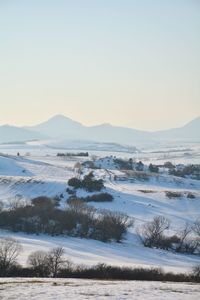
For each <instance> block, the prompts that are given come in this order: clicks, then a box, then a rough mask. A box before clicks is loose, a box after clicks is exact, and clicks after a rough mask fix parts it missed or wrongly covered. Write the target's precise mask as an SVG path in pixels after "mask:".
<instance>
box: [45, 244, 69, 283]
mask: <svg viewBox="0 0 200 300" xmlns="http://www.w3.org/2000/svg"><path fill="white" fill-rule="evenodd" d="M63 255H64V249H63V248H62V247H57V248H53V249H52V250H51V251H50V252H49V254H48V265H49V268H50V271H51V274H52V276H53V277H57V275H58V272H59V271H60V269H61V268H62V267H63V266H64V264H65V262H66V261H65V260H64V258H63Z"/></svg>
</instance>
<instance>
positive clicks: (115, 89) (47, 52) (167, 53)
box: [0, 0, 200, 130]
mask: <svg viewBox="0 0 200 300" xmlns="http://www.w3.org/2000/svg"><path fill="white" fill-rule="evenodd" d="M0 104H1V106H0V124H4V123H11V124H15V125H24V124H28V125H29V124H35V123H39V122H40V121H43V120H45V119H47V118H49V117H51V116H52V115H54V114H65V115H66V116H68V117H71V118H73V119H75V120H78V121H80V122H82V123H84V124H86V125H91V124H97V123H103V122H110V123H113V124H115V125H123V126H129V127H134V128H140V129H149V130H154V129H163V128H169V127H174V126H179V125H180V126H181V125H182V124H184V123H185V122H187V121H189V120H190V119H192V118H194V117H196V116H199V115H200V1H199V0H167V1H162V0H0Z"/></svg>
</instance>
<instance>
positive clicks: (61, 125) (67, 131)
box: [0, 115, 200, 145]
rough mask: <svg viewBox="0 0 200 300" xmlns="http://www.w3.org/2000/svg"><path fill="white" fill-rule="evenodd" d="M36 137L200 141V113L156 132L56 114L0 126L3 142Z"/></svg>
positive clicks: (125, 141) (123, 141) (128, 141)
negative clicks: (42, 119)
mask: <svg viewBox="0 0 200 300" xmlns="http://www.w3.org/2000/svg"><path fill="white" fill-rule="evenodd" d="M32 139H38V140H41V139H50V140H51V139H54V140H55V139H58V140H68V139H70V140H72V139H73V140H82V141H96V142H107V143H120V144H127V145H135V144H136V143H153V142H159V141H162V140H174V139H177V140H187V141H191V140H193V141H200V117H197V118H195V119H194V120H192V121H190V122H189V123H187V124H186V125H184V126H182V127H180V128H173V129H169V130H162V131H155V132H148V131H143V130H137V129H132V128H126V127H120V126H113V125H111V124H109V123H106V124H100V125H96V126H85V125H82V124H81V123H79V122H76V121H74V120H72V119H70V118H68V117H65V116H63V115H56V116H54V117H52V118H50V119H49V120H47V121H45V122H43V123H41V124H39V125H36V126H29V127H16V126H9V125H3V126H0V143H6V142H14V141H19V142H20V141H27V140H32Z"/></svg>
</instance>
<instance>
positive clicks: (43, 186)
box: [0, 144, 200, 272]
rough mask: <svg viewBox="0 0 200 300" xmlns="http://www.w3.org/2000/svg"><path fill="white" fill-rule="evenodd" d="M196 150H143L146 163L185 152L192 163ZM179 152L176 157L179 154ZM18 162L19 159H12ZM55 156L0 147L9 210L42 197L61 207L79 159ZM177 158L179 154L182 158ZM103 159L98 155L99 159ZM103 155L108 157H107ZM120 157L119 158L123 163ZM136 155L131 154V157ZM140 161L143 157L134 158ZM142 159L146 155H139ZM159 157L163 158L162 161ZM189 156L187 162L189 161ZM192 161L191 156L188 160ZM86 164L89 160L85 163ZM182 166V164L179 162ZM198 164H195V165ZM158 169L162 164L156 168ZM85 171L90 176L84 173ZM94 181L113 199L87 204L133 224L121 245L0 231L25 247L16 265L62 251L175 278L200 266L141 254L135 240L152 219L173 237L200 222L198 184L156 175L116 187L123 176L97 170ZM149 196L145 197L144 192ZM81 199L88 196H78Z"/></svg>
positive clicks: (1, 185) (188, 258) (2, 189)
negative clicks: (160, 218)
mask: <svg viewBox="0 0 200 300" xmlns="http://www.w3.org/2000/svg"><path fill="white" fill-rule="evenodd" d="M198 147H199V146H198V145H195V146H194V147H190V148H191V151H189V149H190V148H188V146H187V148H186V146H184V147H182V148H180V147H179V148H175V149H174V150H173V151H174V152H173V151H172V149H171V148H170V147H168V148H166V149H165V150H164V149H163V148H161V149H158V150H157V151H156V149H152V150H145V151H146V153H145V155H146V158H147V157H148V162H150V161H154V160H155V159H156V157H157V159H158V158H159V157H160V158H162V155H163V151H164V153H166V152H167V151H168V152H169V153H170V155H178V160H180V159H181V155H183V153H184V151H188V152H191V153H193V158H194V161H195V162H196V160H197V157H198V155H199V148H198ZM179 150H180V151H181V152H180V151H179ZM18 151H19V152H20V154H21V156H20V157H17V156H16V153H17V152H18ZM57 152H64V151H63V150H55V149H50V148H48V147H46V146H45V145H37V144H34V145H32V144H29V145H21V146H20V145H18V146H17V145H3V146H0V153H3V154H2V155H0V200H1V201H3V202H4V203H5V205H9V203H10V201H12V200H13V199H15V200H18V199H20V198H22V199H31V198H33V197H37V196H41V195H46V196H56V195H60V194H62V195H63V199H62V201H61V205H63V206H64V205H65V202H66V199H67V197H68V194H67V193H66V188H67V181H68V179H69V178H71V177H72V176H74V175H75V174H76V170H75V169H74V165H75V164H76V163H77V161H80V162H82V161H83V158H81V159H80V158H77V157H73V158H62V157H56V153H57ZM180 153H181V154H180ZM103 155H105V153H102V152H99V156H103ZM107 155H110V153H109V154H108V153H107ZM127 155H130V154H127V153H121V157H127ZM133 155H135V154H133ZM138 155H142V154H138ZM143 155H144V154H143ZM160 155H161V156H160ZM187 157H188V156H187V155H186V156H185V159H186V160H187ZM167 158H168V157H167ZM191 158H192V156H190V159H191ZM86 159H87V158H86ZM183 161H184V159H183ZM198 162H199V161H198ZM159 163H160V162H159ZM85 171H89V170H84V172H85ZM95 175H96V176H97V177H99V178H102V179H104V181H105V186H106V189H107V192H109V193H111V194H112V195H113V196H114V201H113V202H110V203H98V204H97V203H91V204H92V205H94V206H95V207H97V208H106V209H110V210H114V211H121V212H124V213H127V214H128V215H129V216H130V217H134V219H135V227H134V228H130V230H129V232H128V234H127V236H126V238H125V240H124V241H123V243H121V244H117V243H102V242H99V241H94V240H86V239H79V238H71V237H50V236H44V235H39V236H35V235H26V234H23V233H10V232H6V231H0V237H1V236H13V237H16V238H17V239H18V240H19V241H20V242H21V243H22V245H23V249H24V251H23V253H22V255H21V256H20V259H19V261H20V262H21V263H22V264H26V260H27V257H28V255H29V254H30V253H31V252H32V251H35V250H39V249H41V250H48V249H49V248H52V247H55V246H58V245H59V246H63V247H64V249H65V254H66V256H67V258H70V259H71V260H72V261H73V262H74V263H84V264H90V265H91V264H96V263H99V262H101V263H102V262H105V263H107V264H116V265H129V266H139V265H140V266H144V267H146V266H159V267H163V268H165V269H167V270H170V271H174V272H179V271H180V272H181V271H188V270H191V268H192V267H193V266H194V265H196V264H199V263H200V258H199V257H197V256H194V255H180V254H175V253H171V252H168V251H162V250H155V249H148V248H144V247H143V246H142V245H141V244H140V241H139V240H138V238H137V235H136V229H137V226H139V225H140V224H141V223H144V222H146V221H148V220H151V219H152V218H153V217H154V216H155V215H164V216H165V217H167V218H169V219H170V220H171V221H172V226H171V231H172V232H173V233H176V232H177V230H178V229H180V227H181V226H184V224H185V222H188V223H190V222H193V221H195V220H196V219H197V218H198V217H200V181H197V180H190V179H181V178H177V177H173V176H168V175H159V176H157V175H155V176H153V177H152V178H150V180H149V181H141V180H125V181H120V180H118V181H114V180H113V177H114V175H117V176H119V177H120V176H121V175H122V174H121V173H120V172H119V171H117V170H107V169H102V170H96V171H95ZM147 190H148V191H150V192H148V193H145V192H144V191H147ZM166 191H179V192H181V193H182V196H181V197H180V198H177V199H169V198H167V197H166V194H165V192H166ZM188 192H191V193H193V194H194V195H195V199H189V198H187V193H188ZM78 195H79V196H86V195H87V193H86V192H84V191H79V193H78Z"/></svg>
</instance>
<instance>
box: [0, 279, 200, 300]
mask: <svg viewBox="0 0 200 300" xmlns="http://www.w3.org/2000/svg"><path fill="white" fill-rule="evenodd" d="M199 295H200V285H197V284H191V283H164V282H145V281H97V280H79V279H6V278H5V279H0V299H2V300H8V299H13V300H15V299H20V300H27V299H33V300H34V299H35V300H38V299H43V300H62V299H76V300H83V299H101V300H103V299H113V300H126V299H127V300H131V299H137V300H144V299H147V300H155V299H157V300H164V299H166V300H198V299H199Z"/></svg>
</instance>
